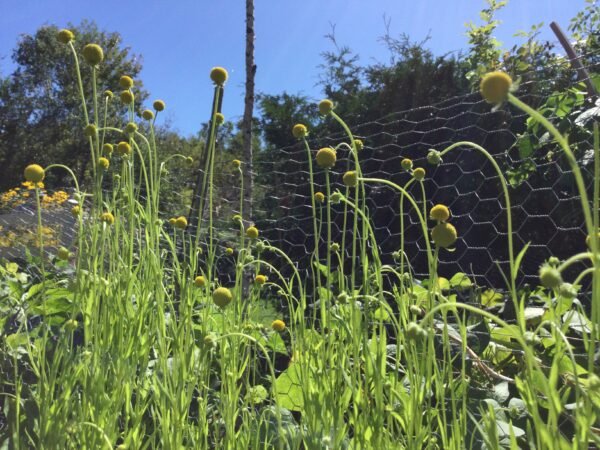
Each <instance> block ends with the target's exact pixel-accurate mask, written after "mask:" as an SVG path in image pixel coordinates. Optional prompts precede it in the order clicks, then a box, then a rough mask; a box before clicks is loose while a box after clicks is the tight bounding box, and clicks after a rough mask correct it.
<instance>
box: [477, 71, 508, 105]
mask: <svg viewBox="0 0 600 450" xmlns="http://www.w3.org/2000/svg"><path fill="white" fill-rule="evenodd" d="M511 86H512V78H511V77H510V76H509V75H508V74H507V73H505V72H500V71H496V72H490V73H488V74H486V75H485V76H484V77H483V78H482V79H481V83H480V85H479V91H480V92H481V95H482V97H483V98H484V99H485V101H486V102H488V103H494V104H498V103H501V102H503V101H504V100H506V97H508V92H509V91H510V88H511Z"/></svg>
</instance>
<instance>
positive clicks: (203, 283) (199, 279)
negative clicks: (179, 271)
mask: <svg viewBox="0 0 600 450" xmlns="http://www.w3.org/2000/svg"><path fill="white" fill-rule="evenodd" d="M194 286H196V287H204V286H206V280H205V279H204V277H203V276H202V275H199V276H197V277H196V278H195V279H194Z"/></svg>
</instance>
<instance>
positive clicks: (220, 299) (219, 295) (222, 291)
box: [213, 287, 233, 308]
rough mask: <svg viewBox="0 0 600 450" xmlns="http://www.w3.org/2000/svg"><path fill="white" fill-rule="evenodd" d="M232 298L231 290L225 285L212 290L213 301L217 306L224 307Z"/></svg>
mask: <svg viewBox="0 0 600 450" xmlns="http://www.w3.org/2000/svg"><path fill="white" fill-rule="evenodd" d="M231 300H233V295H231V291H230V290H229V289H227V288H226V287H219V288H217V289H215V290H214V292H213V302H214V303H215V305H217V306H218V307H219V308H225V307H226V306H227V305H229V303H231Z"/></svg>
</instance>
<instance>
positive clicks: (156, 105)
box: [152, 100, 165, 112]
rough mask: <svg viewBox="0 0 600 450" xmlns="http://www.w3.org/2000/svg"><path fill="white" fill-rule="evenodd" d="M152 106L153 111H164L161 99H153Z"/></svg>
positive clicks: (163, 103)
mask: <svg viewBox="0 0 600 450" xmlns="http://www.w3.org/2000/svg"><path fill="white" fill-rule="evenodd" d="M152 107H153V108H154V110H155V111H159V112H160V111H164V109H165V102H163V101H162V100H154V103H152Z"/></svg>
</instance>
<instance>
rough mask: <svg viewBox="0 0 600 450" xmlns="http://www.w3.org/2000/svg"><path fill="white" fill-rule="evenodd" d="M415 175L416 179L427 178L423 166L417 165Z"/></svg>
mask: <svg viewBox="0 0 600 450" xmlns="http://www.w3.org/2000/svg"><path fill="white" fill-rule="evenodd" d="M413 177H415V180H417V181H421V180H422V179H423V178H425V169H423V168H422V167H417V168H416V169H415V170H413Z"/></svg>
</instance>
